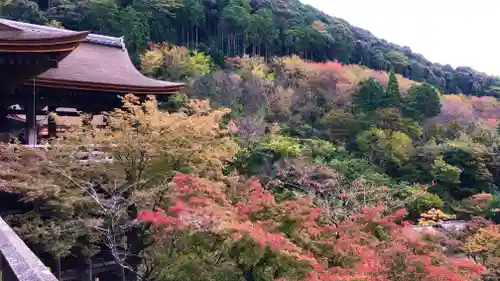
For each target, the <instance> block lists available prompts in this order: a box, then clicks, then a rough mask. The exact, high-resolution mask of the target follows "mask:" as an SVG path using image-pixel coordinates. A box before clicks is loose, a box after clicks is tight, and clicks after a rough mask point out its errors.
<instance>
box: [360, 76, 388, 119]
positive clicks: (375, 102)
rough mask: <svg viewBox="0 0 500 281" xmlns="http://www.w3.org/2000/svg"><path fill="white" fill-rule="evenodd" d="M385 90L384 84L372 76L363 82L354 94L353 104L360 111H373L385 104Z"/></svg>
mask: <svg viewBox="0 0 500 281" xmlns="http://www.w3.org/2000/svg"><path fill="white" fill-rule="evenodd" d="M384 100H385V91H384V88H383V87H382V85H381V84H380V83H379V82H378V81H377V80H375V78H373V77H370V78H368V79H367V80H365V81H363V82H361V84H360V88H359V90H358V91H357V92H356V93H355V94H354V96H353V106H354V108H355V109H356V110H357V111H358V112H366V113H369V112H373V111H375V110H377V109H378V108H381V107H383V106H384V105H385V102H384Z"/></svg>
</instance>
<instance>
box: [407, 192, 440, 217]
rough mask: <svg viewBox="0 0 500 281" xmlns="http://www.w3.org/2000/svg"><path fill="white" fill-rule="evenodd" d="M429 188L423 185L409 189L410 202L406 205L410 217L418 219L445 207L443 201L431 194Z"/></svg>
mask: <svg viewBox="0 0 500 281" xmlns="http://www.w3.org/2000/svg"><path fill="white" fill-rule="evenodd" d="M426 189H427V188H426V187H425V186H422V185H419V184H417V185H414V186H412V187H410V188H409V190H408V192H409V194H410V195H412V196H410V198H412V200H410V201H409V202H407V204H406V209H407V210H408V213H409V216H410V217H412V218H417V217H418V216H420V214H422V213H425V212H427V211H429V210H431V209H442V208H443V207H444V202H443V200H442V199H441V198H440V197H439V196H438V195H436V194H433V193H430V192H428V191H427V190H426Z"/></svg>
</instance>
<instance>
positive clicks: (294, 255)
mask: <svg viewBox="0 0 500 281" xmlns="http://www.w3.org/2000/svg"><path fill="white" fill-rule="evenodd" d="M173 182H174V185H173V186H174V187H173V191H172V198H171V200H172V202H173V204H172V205H171V206H170V207H168V208H167V209H166V210H162V209H157V210H155V211H147V210H144V211H143V212H142V213H141V214H140V215H139V219H140V220H143V221H147V222H151V223H153V224H155V225H157V226H158V227H162V228H164V229H165V230H166V231H171V230H174V229H177V230H186V231H207V232H211V233H214V234H217V235H221V236H223V237H226V238H227V239H231V240H232V241H234V242H238V241H243V240H244V241H247V240H250V241H253V242H254V243H255V245H257V246H258V247H266V248H268V249H270V250H271V251H274V252H276V253H278V254H280V255H281V256H284V257H286V258H291V259H294V260H297V261H299V262H303V263H306V264H307V265H308V268H309V273H308V274H307V275H306V279H305V280H307V281H320V280H321V281H330V280H331V281H333V280H356V281H361V280H370V281H372V280H373V281H385V280H409V281H411V280H415V281H416V280H428V281H466V280H474V279H475V278H476V277H477V276H479V274H480V273H481V272H482V271H483V270H484V267H482V266H480V265H477V264H474V263H472V262H469V261H464V260H453V259H452V258H450V257H447V256H446V255H445V254H444V253H443V252H442V250H441V245H440V243H439V242H440V241H439V240H440V237H437V236H435V235H431V234H428V233H423V232H416V231H415V230H414V229H413V228H412V227H411V226H410V225H409V224H408V223H405V222H402V219H403V217H404V216H405V214H406V212H405V211H404V210H400V211H398V212H396V213H394V214H390V215H381V208H376V207H375V208H365V209H363V211H362V213H361V214H358V215H356V216H354V217H352V218H350V219H348V220H345V221H343V222H342V223H341V224H338V225H336V224H334V223H333V222H332V220H331V219H330V218H328V217H327V216H325V215H324V214H323V212H322V210H321V209H319V208H316V207H315V206H314V204H313V201H312V199H311V198H309V197H306V196H304V197H301V198H299V199H296V200H287V201H282V202H278V201H277V200H275V198H274V196H273V195H272V194H271V193H270V192H269V191H268V190H266V189H265V188H264V187H263V186H261V185H260V183H259V182H258V181H257V180H254V179H251V180H248V181H246V182H243V183H241V182H239V183H236V184H235V183H232V184H228V183H214V182H210V181H207V180H202V179H199V178H196V177H193V176H191V175H186V174H178V175H176V176H175V177H174V179H173Z"/></svg>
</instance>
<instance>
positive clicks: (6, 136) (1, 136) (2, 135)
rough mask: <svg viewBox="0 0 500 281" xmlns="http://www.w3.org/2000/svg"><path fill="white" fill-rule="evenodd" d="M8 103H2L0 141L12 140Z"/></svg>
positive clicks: (0, 104)
mask: <svg viewBox="0 0 500 281" xmlns="http://www.w3.org/2000/svg"><path fill="white" fill-rule="evenodd" d="M7 115H8V110H7V105H5V104H2V103H0V143H1V142H9V141H10V133H9V125H8V124H9V122H8V119H7Z"/></svg>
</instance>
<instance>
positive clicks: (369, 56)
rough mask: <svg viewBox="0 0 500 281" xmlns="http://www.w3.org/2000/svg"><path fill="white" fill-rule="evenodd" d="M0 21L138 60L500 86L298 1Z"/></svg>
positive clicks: (34, 10)
mask: <svg viewBox="0 0 500 281" xmlns="http://www.w3.org/2000/svg"><path fill="white" fill-rule="evenodd" d="M0 3H2V4H1V5H2V6H1V15H2V16H3V17H7V18H11V19H15V20H24V21H30V22H35V23H42V24H44V23H49V22H50V23H51V24H62V26H64V27H66V28H69V29H76V30H91V31H93V32H97V33H103V34H107V35H116V36H121V35H125V37H126V40H127V44H128V47H129V49H130V50H131V51H132V53H135V58H136V59H137V58H138V56H137V54H139V53H140V52H142V51H143V50H144V49H145V48H146V47H147V45H148V42H149V41H155V42H169V43H173V44H177V45H183V46H186V47H188V48H196V49H199V50H200V51H203V52H206V53H208V54H210V55H211V57H213V58H214V59H215V61H216V62H219V63H222V61H223V57H224V56H236V55H243V54H244V53H247V54H254V55H261V56H265V57H270V56H287V55H291V54H297V55H300V56H301V57H302V58H305V59H309V60H314V61H325V60H338V61H340V62H342V63H346V64H361V65H365V66H368V67H370V68H373V69H378V70H386V71H387V70H390V69H394V70H395V71H396V72H397V73H399V74H402V75H404V76H405V77H407V78H409V79H411V80H415V81H425V82H428V83H430V84H432V85H434V86H436V87H437V88H439V89H440V91H441V92H444V93H464V94H467V95H492V96H497V95H498V94H500V79H499V78H498V77H492V76H488V75H486V74H484V73H481V72H478V71H476V70H473V69H471V68H469V67H458V68H456V69H453V68H452V67H451V66H449V65H440V64H435V63H432V62H430V61H428V60H427V59H426V58H425V57H423V56H422V55H420V54H417V53H414V52H412V50H411V48H409V47H402V46H398V45H395V44H392V43H390V42H387V41H385V40H382V39H379V38H376V37H375V36H373V34H371V33H370V32H369V31H367V30H363V29H361V28H357V27H354V26H352V25H350V24H349V23H348V22H346V21H344V20H342V19H340V18H335V17H332V16H329V15H327V14H325V13H323V12H321V11H318V10H317V9H315V8H314V7H311V6H309V5H304V4H302V3H301V2H300V1H299V0H251V1H249V0H148V1H141V0H115V1H103V0H82V1H75V0H54V1H52V4H51V5H52V6H51V8H49V9H48V10H47V11H41V10H39V8H38V6H37V5H36V4H34V3H33V2H31V1H29V0H16V1H10V0H9V1H7V0H2V1H0Z"/></svg>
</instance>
